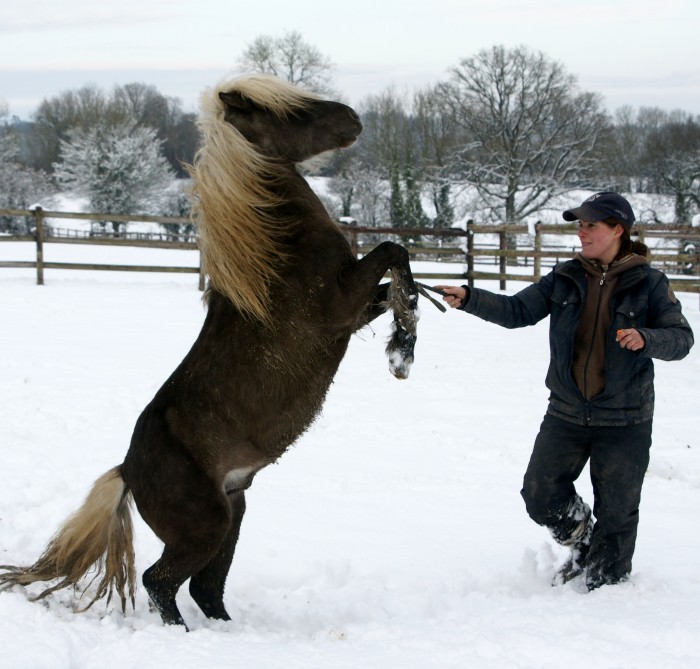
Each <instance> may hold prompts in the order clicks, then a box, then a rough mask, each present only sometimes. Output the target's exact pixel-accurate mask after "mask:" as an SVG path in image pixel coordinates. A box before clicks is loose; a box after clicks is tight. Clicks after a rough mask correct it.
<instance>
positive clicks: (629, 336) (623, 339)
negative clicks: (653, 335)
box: [615, 328, 646, 351]
mask: <svg viewBox="0 0 700 669" xmlns="http://www.w3.org/2000/svg"><path fill="white" fill-rule="evenodd" d="M615 341H616V342H618V343H619V344H620V348H628V349H629V350H630V351H641V350H642V349H643V348H644V346H645V344H646V342H645V341H644V337H642V335H640V334H639V332H637V330H635V329H633V328H630V329H627V330H618V331H617V335H616V337H615Z"/></svg>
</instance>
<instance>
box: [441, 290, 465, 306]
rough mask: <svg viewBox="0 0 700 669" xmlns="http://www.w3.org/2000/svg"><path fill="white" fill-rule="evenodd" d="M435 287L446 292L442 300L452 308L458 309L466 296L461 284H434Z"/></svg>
mask: <svg viewBox="0 0 700 669" xmlns="http://www.w3.org/2000/svg"><path fill="white" fill-rule="evenodd" d="M435 288H439V289H440V290H441V291H442V292H443V293H446V295H444V296H443V298H442V301H443V302H447V304H448V305H449V306H451V307H452V308H453V309H459V307H461V306H462V302H463V301H464V298H465V297H466V296H467V291H466V290H464V288H462V286H435Z"/></svg>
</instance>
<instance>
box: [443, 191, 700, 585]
mask: <svg viewBox="0 0 700 669" xmlns="http://www.w3.org/2000/svg"><path fill="white" fill-rule="evenodd" d="M563 217H564V219H565V220H567V221H575V220H578V222H579V223H578V225H579V229H578V237H579V240H580V242H581V251H580V253H577V254H576V256H575V258H574V259H573V260H569V261H567V262H564V263H562V264H560V265H558V266H557V267H555V268H554V270H553V271H552V272H550V273H549V274H548V275H547V276H545V277H543V278H542V279H541V281H539V283H537V284H533V285H531V286H528V287H527V288H525V289H524V290H521V291H520V292H518V293H516V294H515V295H513V296H505V295H498V294H495V293H491V292H489V291H487V290H483V289H478V288H473V289H469V288H468V287H467V286H461V287H460V286H440V288H442V290H443V291H444V292H445V293H447V295H446V296H445V297H443V299H444V301H445V302H447V303H448V304H449V305H450V306H451V307H453V308H456V309H462V310H463V311H466V312H467V313H470V314H473V315H475V316H478V317H479V318H482V319H484V320H486V321H491V322H493V323H496V324H498V325H501V326H503V327H507V328H516V327H524V326H526V325H533V324H535V323H537V322H538V321H540V320H542V319H543V318H545V317H546V316H550V327H549V341H550V363H549V370H548V373H547V378H546V385H547V388H548V389H549V391H550V396H549V406H548V408H547V413H546V415H545V417H544V420H543V421H542V425H541V427H540V432H539V434H538V435H537V438H536V440H535V445H534V449H533V452H532V455H531V458H530V463H529V465H528V468H527V471H526V473H525V478H524V482H523V489H522V491H521V494H522V496H523V499H524V500H525V506H526V509H527V512H528V514H529V515H530V517H531V518H532V519H533V520H534V521H535V522H536V523H538V524H540V525H544V526H546V527H547V528H549V530H550V532H551V533H552V536H553V537H554V539H555V540H556V541H557V542H558V543H560V544H561V545H563V546H568V547H570V548H571V554H570V556H569V558H568V560H567V561H566V562H565V564H564V565H563V567H562V568H561V569H560V571H559V572H558V573H557V575H556V577H555V580H554V583H555V584H557V583H565V582H567V581H569V580H571V579H572V578H575V577H576V576H579V575H580V574H584V575H585V582H586V585H587V587H588V589H589V590H592V589H594V588H597V587H599V586H601V585H604V584H610V583H617V582H619V581H623V580H625V579H626V578H627V576H628V574H629V573H630V571H631V569H632V556H633V554H634V546H635V541H636V537H637V524H638V520H639V501H640V496H641V489H642V483H643V480H644V474H645V472H646V469H647V465H648V463H649V449H650V447H651V432H652V418H653V412H654V385H653V379H654V365H653V362H652V358H658V359H660V360H680V359H681V358H684V357H685V356H686V355H687V354H688V351H689V350H690V348H691V346H692V345H693V333H692V331H691V329H690V326H689V325H688V323H687V321H686V320H685V318H684V317H683V313H682V311H681V306H680V304H679V302H678V300H677V299H676V297H675V296H674V294H673V291H672V290H671V288H670V286H669V282H668V279H667V278H666V276H665V275H664V274H663V273H662V272H660V271H658V270H655V269H652V268H651V267H650V266H649V264H648V263H647V260H646V257H645V256H646V254H647V247H646V246H644V244H641V243H639V242H632V241H631V239H630V228H631V226H632V224H633V222H634V220H635V217H634V212H633V211H632V207H631V206H630V204H629V202H628V201H627V200H626V199H625V198H623V197H622V196H621V195H619V194H618V193H612V192H602V193H596V194H595V195H593V196H591V197H590V198H588V199H587V200H586V201H585V202H583V204H582V205H581V206H580V207H578V208H577V209H571V210H568V211H565V212H564V213H563ZM589 460H590V475H591V481H592V484H593V502H594V503H593V512H592V513H591V509H590V507H589V506H588V504H586V503H585V502H584V501H583V500H582V499H581V497H580V496H579V495H578V494H577V493H576V489H575V487H574V481H576V479H577V478H578V476H579V475H580V473H581V471H582V470H583V468H584V466H585V464H586V462H587V461H589ZM594 518H595V521H594Z"/></svg>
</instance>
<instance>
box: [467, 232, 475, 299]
mask: <svg viewBox="0 0 700 669" xmlns="http://www.w3.org/2000/svg"><path fill="white" fill-rule="evenodd" d="M473 228H474V221H472V220H471V219H470V220H468V221H467V285H468V286H469V287H470V288H474V229H473Z"/></svg>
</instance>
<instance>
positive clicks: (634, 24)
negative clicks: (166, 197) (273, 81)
mask: <svg viewBox="0 0 700 669" xmlns="http://www.w3.org/2000/svg"><path fill="white" fill-rule="evenodd" d="M10 5H12V6H10ZM290 30H297V31H299V32H300V33H301V34H302V36H303V38H304V40H305V41H306V42H308V43H310V44H312V45H313V46H315V47H317V48H318V49H319V50H320V51H321V52H322V53H323V54H324V55H326V56H328V57H329V58H330V59H331V61H332V62H333V63H334V65H335V69H334V73H333V74H334V81H335V85H336V87H337V88H338V89H339V90H340V91H341V93H342V94H343V96H344V98H345V99H346V100H347V101H349V102H350V103H352V104H357V103H358V102H359V101H360V100H362V99H363V98H364V97H365V96H367V95H369V94H375V93H379V92H380V91H382V90H385V89H386V88H387V87H389V86H392V85H393V86H395V87H396V89H397V90H399V91H403V90H407V91H411V90H413V89H414V88H417V87H421V86H425V85H428V84H433V83H436V82H437V81H440V80H443V79H445V78H446V76H447V71H448V69H449V68H450V67H452V66H455V65H457V64H459V61H460V60H461V59H463V58H467V57H469V56H471V55H474V54H475V53H477V52H478V51H479V50H481V49H483V48H488V47H491V46H493V45H495V44H502V45H505V46H507V47H512V46H517V45H525V46H528V47H530V48H532V49H535V50H540V51H543V52H544V53H545V54H547V55H548V56H549V57H550V58H552V59H554V60H557V61H559V62H561V63H562V64H563V65H564V66H565V68H566V70H567V71H568V72H569V73H570V74H573V75H575V76H576V77H577V78H578V82H579V85H580V87H581V89H583V90H588V91H595V92H598V93H601V94H602V95H603V96H604V99H605V103H606V106H607V107H608V108H609V109H611V110H613V109H615V108H617V107H619V106H621V105H623V104H630V105H632V106H634V107H640V106H654V107H662V108H664V109H674V108H680V109H684V110H685V111H688V112H691V113H694V114H700V40H699V39H698V33H699V31H700V2H698V0H523V1H518V0H420V1H416V0H350V1H347V0H346V1H345V2H340V1H338V0H322V1H321V0H244V1H242V2H241V1H240V0H239V1H236V0H188V1H187V2H183V1H178V0H119V2H115V1H114V0H105V1H104V2H102V3H101V4H99V3H95V0H60V2H58V1H57V0H20V1H19V2H10V0H5V1H4V2H3V4H2V5H1V6H0V100H4V101H5V102H7V103H8V104H9V107H10V113H11V114H15V115H17V116H20V117H21V118H29V116H30V114H31V112H32V111H34V110H35V109H36V107H37V106H38V104H39V102H40V101H41V100H42V99H43V98H45V97H48V96H53V95H56V94H57V93H60V92H61V91H64V90H69V89H74V88H79V87H80V86H82V85H84V84H87V83H95V84H97V85H98V86H100V87H102V88H104V89H105V90H110V89H111V88H112V86H113V85H115V84H124V83H129V82H133V81H140V82H144V83H149V84H154V85H156V86H157V87H158V89H159V90H160V91H161V92H162V93H164V94H166V95H172V96H176V97H179V98H180V99H181V100H182V102H183V105H184V108H185V109H186V110H188V111H194V110H195V109H196V106H197V99H198V96H199V92H200V91H201V90H202V89H203V88H205V87H207V86H210V85H212V84H214V83H216V82H217V81H218V80H219V79H221V78H222V77H224V76H227V75H229V74H230V73H231V72H232V70H233V68H234V67H235V65H236V61H237V60H238V58H239V56H240V55H241V53H242V52H243V50H244V49H245V47H246V46H247V45H248V44H250V43H251V42H252V41H253V40H254V39H255V37H257V36H259V35H263V34H264V35H271V36H274V37H278V36H282V35H283V34H284V33H285V32H286V31H290Z"/></svg>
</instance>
